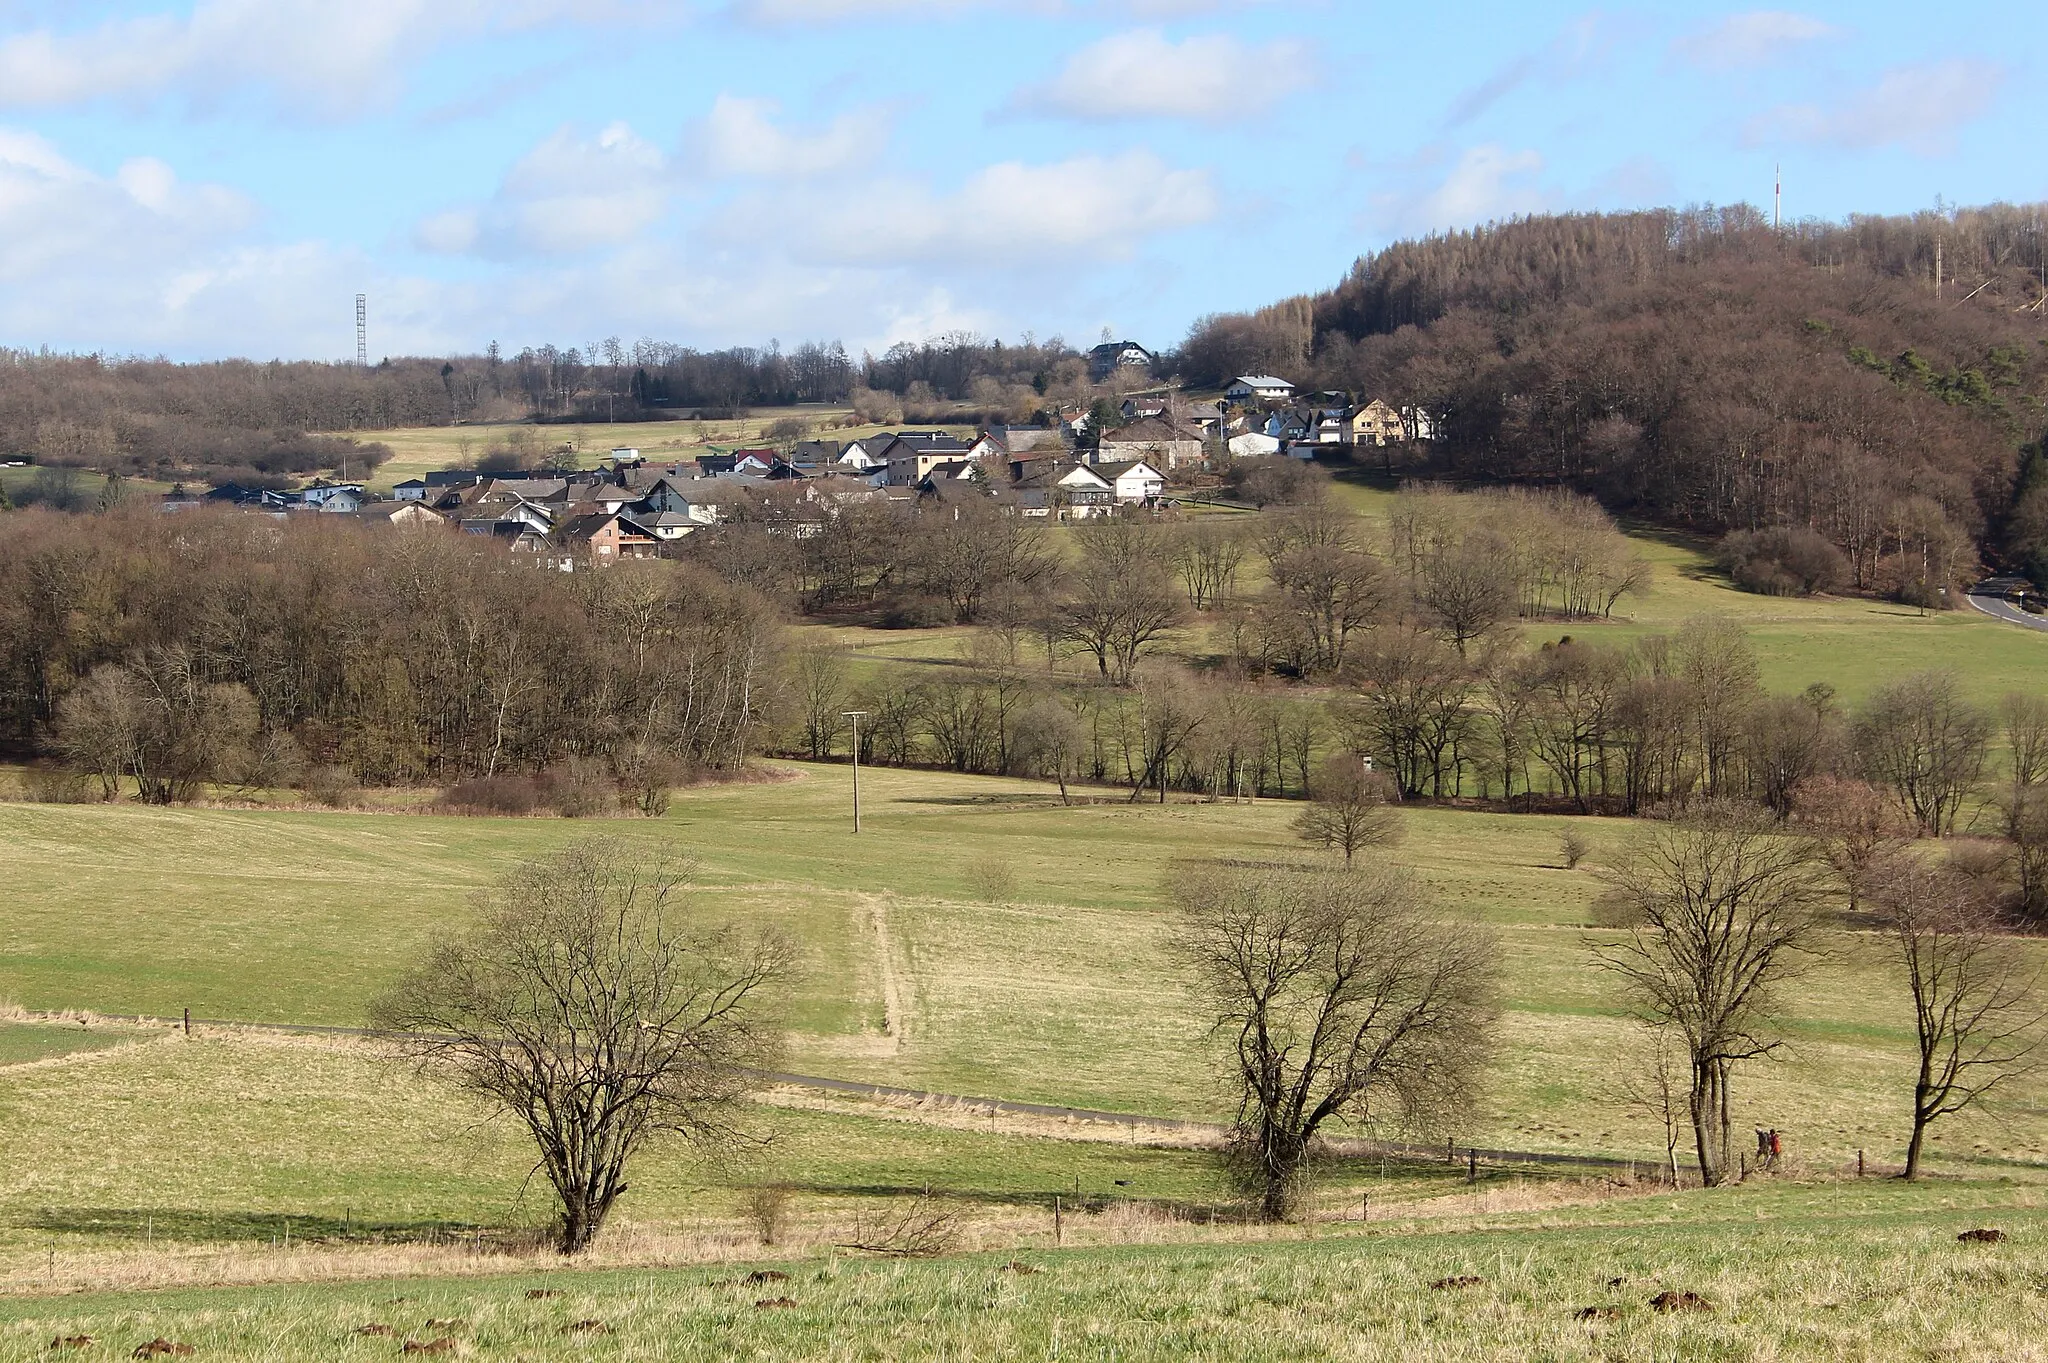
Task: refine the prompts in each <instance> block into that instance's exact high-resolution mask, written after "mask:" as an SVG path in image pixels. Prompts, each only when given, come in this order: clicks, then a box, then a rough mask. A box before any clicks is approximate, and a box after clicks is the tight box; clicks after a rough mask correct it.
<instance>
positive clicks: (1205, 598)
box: [1173, 517, 1250, 611]
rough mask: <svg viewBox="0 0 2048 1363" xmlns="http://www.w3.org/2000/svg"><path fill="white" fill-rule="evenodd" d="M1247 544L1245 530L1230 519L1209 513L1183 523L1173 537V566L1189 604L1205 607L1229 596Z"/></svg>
mask: <svg viewBox="0 0 2048 1363" xmlns="http://www.w3.org/2000/svg"><path fill="white" fill-rule="evenodd" d="M1249 547H1250V546H1249V544H1248V542H1247V540H1246V536H1245V533H1244V530H1243V529H1242V528H1241V527H1240V526H1239V525H1238V524H1237V523H1235V522H1234V521H1231V520H1225V519H1217V518H1213V517H1212V518H1209V519H1205V520H1199V521H1196V522H1194V523H1193V524H1192V525H1189V526H1186V527H1184V528H1183V529H1182V530H1181V531H1180V533H1179V534H1178V535H1176V536H1175V538H1174V544H1173V567H1174V571H1175V572H1176V573H1177V574H1179V576H1180V582H1181V586H1182V587H1184V588H1186V589H1187V594H1188V604H1189V605H1190V606H1192V607H1194V608H1195V609H1196V610H1198V611H1206V610H1212V609H1214V608H1215V607H1217V606H1219V605H1221V604H1223V602H1224V601H1226V600H1228V599H1229V597H1230V594H1231V592H1232V591H1233V589H1235V587H1236V586H1237V574H1238V570H1239V569H1241V568H1242V567H1243V566H1244V557H1245V553H1246V551H1247V549H1248V548H1249Z"/></svg>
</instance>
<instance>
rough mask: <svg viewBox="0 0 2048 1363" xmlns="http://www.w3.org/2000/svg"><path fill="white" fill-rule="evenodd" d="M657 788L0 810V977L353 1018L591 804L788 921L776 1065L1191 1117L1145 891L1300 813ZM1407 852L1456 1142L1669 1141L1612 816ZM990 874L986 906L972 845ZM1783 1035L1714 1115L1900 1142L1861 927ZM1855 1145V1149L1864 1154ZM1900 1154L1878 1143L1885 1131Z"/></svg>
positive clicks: (1413, 845) (1794, 1008) (1183, 1034)
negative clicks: (1476, 1007)
mask: <svg viewBox="0 0 2048 1363" xmlns="http://www.w3.org/2000/svg"><path fill="white" fill-rule="evenodd" d="M781 770H783V771H785V772H787V773H788V774H789V776H790V777H791V778H792V779H788V780H784V781H779V782H772V783H759V784H747V785H737V786H724V787H704V788H698V789H694V790H689V791H685V792H683V793H681V794H680V795H679V796H678V797H677V799H676V802H675V804H674V806H673V807H672V809H671V811H670V813H669V814H668V816H667V817H665V818H663V819H660V820H653V821H637V820H636V821H617V822H609V823H599V824H590V823H576V822H571V821H565V820H559V819H477V818H459V817H444V816H438V815H426V814H410V815H401V814H361V813H333V812H306V811H296V810H229V809H184V810H173V811H159V810H147V809H141V808H137V807H133V806H125V805H115V806H93V805H88V806H59V805H26V804H5V805H0V877H4V883H5V884H6V885H7V887H8V900H9V902H8V913H7V916H6V918H5V919H4V921H0V997H5V998H8V999H10V1000H11V1001H13V1002H14V1003H17V1004H20V1005H22V1006H24V1007H27V1008H34V1009H58V1008H93V1009H98V1010H100V1011H102V1012H106V1013H116V1014H131V1013H144V1014H157V1015H175V1014H176V1013H177V1012H178V1011H179V1010H180V1009H182V1008H186V1007H189V1008H191V1009H192V1010H193V1013H194V1015H195V1016H198V1017H202V1018H213V1017H219V1018H230V1019H243V1020H251V1021H263V1022H311V1023H326V1024H340V1025H349V1024H354V1023H357V1022H359V1021H360V1020H361V1019H362V1017H363V1015H364V1010H365V1005H366V1003H367V1001H368V1000H369V998H370V997H371V996H372V995H373V994H374V993H375V991H376V990H377V989H378V988H379V987H380V986H381V985H382V984H383V983H384V982H385V981H387V980H389V979H391V978H392V977H393V976H394V975H395V973H396V972H397V971H398V970H399V969H400V968H402V967H403V965H404V964H405V963H406V962H407V961H408V960H409V959H411V957H412V956H413V955H414V954H415V953H417V952H418V951H419V950H420V949H421V948H422V947H423V946H424V944H425V943H426V942H427V940H428V939H429V938H430V936H431V935H432V934H433V932H434V931H435V930H436V928H437V927H440V926H442V925H444V924H447V923H450V922H452V921H455V920H457V919H459V917H460V916H461V915H462V914H463V913H464V911H465V904H466V900H467V898H468V896H469V895H470V894H471V893H472V892H474V891H475V890H476V889H477V888H479V887H481V886H483V885H484V884H486V883H488V882H489V881H490V880H491V879H492V878H493V877H494V876H496V875H497V874H499V873H501V872H502V871H503V870H504V869H506V868H508V867H509V866H510V865H511V864H512V863H513V862H515V861H516V860H518V859H519V858H521V857H523V856H527V855H532V854H533V853H536V852H540V851H545V850H547V849H549V848H552V847H555V846H559V845H561V844H562V843H563V842H565V841H567V840H568V839H570V838H573V837H577V836H583V835H586V834H589V833H591V832H593V831H599V832H610V833H616V834H618V835H620V836H624V837H630V838H640V839H645V840H647V841H648V843H649V846H650V850H658V851H660V852H663V853H667V854H675V855H688V856H693V857H695V858H697V859H698V860H699V862H700V864H701V866H702V876H701V883H702V885H703V886H704V889H703V892H702V894H701V895H700V896H699V903H700V905H701V907H702V910H703V911H704V912H706V913H708V914H712V915H715V916H720V917H726V918H736V919H744V920H747V921H750V922H758V923H762V924H768V925H773V926H775V927H777V928H779V929H780V930H781V931H783V932H785V933H787V934H788V935H789V936H790V937H792V938H793V939H794V940H795V941H797V942H798V943H800V944H801V947H802V950H803V955H804V967H805V969H804V980H805V982H804V984H803V985H802V986H801V988H800V990H799V992H798V996H797V998H796V1000H795V1007H794V1011H793V1017H792V1024H793V1036H792V1041H791V1055H790V1059H789V1064H790V1066H791V1067H792V1068H794V1069H798V1070H801V1071H804V1072H807V1073H813V1074H826V1075H831V1076H835V1077H843V1078H856V1079H866V1080H873V1081H878V1082H884V1083H890V1084H897V1085H901V1086H904V1087H910V1088H918V1089H929V1090H936V1091H940V1092H950V1093H965V1094H971V1095H979V1096H988V1097H999V1098H1009V1099H1026V1100H1035V1101H1050V1102H1058V1103H1067V1104H1073V1105H1076V1106H1087V1107H1099V1108H1109V1109H1113V1110H1119V1111H1138V1112H1152V1113H1158V1114H1161V1115H1168V1116H1190V1117H1213V1116H1215V1115H1216V1114H1217V1113H1218V1111H1219V1107H1220V1103H1221V1098H1220V1095H1219V1094H1218V1092H1217V1091H1216V1090H1215V1088H1214V1087H1213V1084H1212V1082H1211V1081H1210V1079H1209V1078H1208V1077H1207V1076H1208V1075H1209V1074H1210V1073H1211V1072H1212V1071H1211V1067H1210V1066H1209V1064H1208V1063H1207V1062H1206V1060H1205V1058H1204V1057H1205V1042H1204V1039H1203V1027H1202V1023H1201V1020H1200V1017H1199V1016H1198V1014H1197V1012H1196V1010H1195V1007H1194V1004H1193V1002H1192V1000H1191V998H1190V997H1189V994H1188V991H1187V988H1186V985H1185V983H1184V981H1183V979H1182V977H1181V975H1180V973H1179V971H1178V970H1177V968H1176V967H1175V966H1174V963H1173V959H1172V956H1171V953H1170V950H1169V945H1170V939H1171V935H1172V919H1171V916H1170V914H1169V912H1168V910H1167V909H1166V907H1165V906H1164V904H1163V903H1162V901H1161V896H1160V892H1159V885H1160V881H1161V878H1162V875H1163V873H1164V872H1165V870H1166V868H1167V866H1168V865H1169V863H1171V862H1173V861H1174V860H1176V859H1178V858H1183V857H1190V856H1210V855H1219V854H1230V855H1247V856H1253V857H1258V858H1263V859H1271V858H1277V857H1299V856H1301V855H1303V854H1304V849H1302V848H1301V846H1300V844H1299V843H1298V842H1296V841H1295V840H1294V839H1293V837H1292V834H1291V832H1290V829H1289V826H1288V825H1289V821H1290V819H1291V818H1292V816H1293V813H1294V807H1293V806H1292V805H1289V804H1286V803H1279V802H1265V803H1260V804H1256V805H1234V804H1228V803H1226V804H1217V805H1193V804H1180V803H1176V804H1169V805H1166V806H1164V807H1161V806H1158V805H1152V804H1137V805H1126V804H1123V803H1122V802H1121V801H1118V802H1114V803H1107V804H1094V805H1087V806H1081V807H1076V808H1071V809H1069V808H1063V807H1062V806H1061V805H1060V804H1059V802H1058V798H1057V796H1056V795H1054V794H1053V793H1051V792H1050V791H1049V790H1048V789H1046V788H1045V787H1042V786H1038V785H1035V784H1032V783H1028V782H1021V781H1012V780H1003V779H992V778H976V777H965V776H954V775H948V774H941V773H930V772H905V771H897V770H887V769H879V770H870V771H867V772H865V773H864V774H863V795H864V801H863V803H864V806H865V813H866V816H867V818H866V823H865V831H864V832H862V833H861V834H860V835H859V836H858V838H856V837H855V836H854V835H853V834H852V833H851V832H850V830H849V826H848V822H847V819H846V803H847V793H848V792H847V787H846V784H845V780H846V775H847V773H846V769H845V768H844V767H840V766H831V765H809V764H781ZM1404 817H1405V818H1406V819H1407V821H1408V826H1409V829H1410V836H1409V838H1408V840H1407V842H1406V843H1405V844H1404V845H1403V846H1402V847H1401V848H1400V849H1399V852H1398V857H1399V859H1400V860H1402V861H1403V862H1406V863H1408V864H1411V865H1413V866H1414V867H1416V868H1417V870H1418V871H1419V873H1420V874H1421V875H1422V876H1423V877H1424V878H1425V879H1426V880H1428V881H1429V882H1430V883H1431V884H1432V885H1433V886H1435V887H1436V888H1437V890H1438V891H1439V892H1440V893H1441V895H1442V897H1443V899H1444V901H1445V903H1446V904H1447V906H1448V907H1449V909H1450V911H1452V912H1455V913H1459V914H1468V915H1471V916H1473V917H1475V918H1477V919H1479V920H1481V921H1484V922H1486V923H1488V924H1490V925H1492V926H1493V927H1494V928H1495V930H1497V931H1498V932H1499V933H1500V935H1501V938H1502V941H1503V945H1504V947H1505V954H1506V959H1507V961H1508V965H1509V981H1508V990H1507V999H1506V1005H1507V1009H1508V1012H1507V1017H1506V1023H1505V1027H1504V1036H1503V1048H1502V1054H1501V1056H1500V1059H1499V1063H1498V1065H1497V1066H1496V1072H1495V1077H1494V1081H1493V1083H1492V1084H1491V1086H1490V1089H1491V1101H1490V1103H1489V1105H1488V1107H1487V1109H1486V1110H1485V1111H1484V1112H1482V1113H1475V1114H1474V1117H1473V1120H1472V1122H1471V1130H1470V1131H1468V1132H1461V1133H1460V1139H1461V1140H1468V1141H1477V1142H1480V1143H1492V1144H1500V1145H1508V1146H1514V1147H1517V1148H1534V1149H1561V1150H1592V1151H1605V1152H1612V1153H1620V1154H1627V1155H1631V1156H1637V1157H1648V1156H1650V1155H1652V1154H1654V1153H1655V1152H1656V1151H1657V1150H1659V1149H1660V1148H1661V1140H1660V1138H1659V1136H1658V1135H1657V1132H1656V1130H1655V1128H1654V1126H1653V1124H1651V1123H1650V1122H1649V1121H1648V1120H1647V1118H1646V1117H1645V1116H1643V1115H1642V1114H1638V1113H1632V1112H1630V1111H1628V1110H1626V1108H1625V1107H1624V1106H1622V1105H1621V1104H1620V1103H1619V1102H1618V1101H1617V1099H1616V1096H1615V1093H1614V1091H1613V1081H1612V1078H1611V1075H1612V1073H1613V1071H1614V1069H1615V1066H1616V1063H1617V1058H1618V1056H1619V1054H1620V1052H1621V1049H1622V1048H1623V1047H1624V1045H1625V1044H1626V1042H1627V1039H1628V1037H1629V1034H1630V1028H1629V1026H1628V1025H1627V1024H1626V1023H1625V1022H1624V1021H1623V1019H1622V1017H1621V1014H1620V1005H1619V1001H1618V999H1617V998H1616V997H1615V995H1614V991H1613V989H1612V986H1611V983H1610V981H1608V980H1607V979H1606V977H1605V976H1603V974H1602V973H1601V972H1600V971H1599V970H1598V969H1597V968H1596V965H1595V962H1594V960H1593V958H1592V955H1591V950H1590V948H1591V944H1592V942H1593V941H1594V940H1596V939H1597V937H1598V934H1597V933H1595V932H1593V931H1591V930H1589V928H1588V927H1587V924H1588V923H1589V922H1590V920H1591V918H1592V903H1593V900H1594V898H1595V897H1596V896H1597V894H1598V893H1599V892H1600V888H1601V881H1600V879H1599V878H1598V876H1597V874H1596V873H1595V872H1594V871H1593V870H1590V869H1587V868H1581V869H1580V870H1578V871H1566V870H1563V869H1561V868H1560V867H1559V866H1558V865H1557V856H1556V844H1557V841H1558V837H1559V834H1560V831H1561V830H1562V828H1564V827H1565V826H1566V825H1567V824H1568V823H1574V822H1576V823H1578V824H1580V825H1582V827H1583V828H1584V831H1585V832H1586V834H1587V835H1588V837H1589V838H1590V839H1591V841H1592V843H1593V845H1594V847H1595V849H1596V850H1595V853H1594V857H1593V860H1594V861H1595V862H1598V861H1600V860H1601V859H1602V858H1603V857H1604V856H1611V855H1612V854H1613V853H1614V852H1615V851H1616V850H1617V849H1618V848H1619V846H1620V845H1621V843H1622V841H1623V840H1625V839H1627V838H1629V837H1631V836H1634V835H1635V832H1636V830H1635V829H1634V828H1633V827H1632V826H1631V825H1629V824H1626V823H1624V822H1621V821H1614V820H1577V821H1574V820H1565V819H1561V818H1552V817H1541V816H1511V815H1500V814H1487V813H1477V812H1462V811H1452V810H1439V809H1417V810H1414V811H1410V812H1409V813H1408V814H1406V815H1405V816H1404ZM986 861H995V862H999V863H1001V864H1002V865H1004V866H1006V867H1007V868H1009V870H1010V872H1011V874H1012V876H1013V878H1014V880H1015V882H1016V891H1015V893H1014V895H1013V896H1010V899H1012V900H1013V901H1014V902H1005V903H988V902H983V900H982V899H981V898H980V897H978V896H977V894H976V893H975V891H974V890H973V888H972V885H973V882H974V880H975V877H974V875H973V874H972V872H973V868H974V867H975V866H976V865H977V864H978V863H982V862H986ZM1786 1013H1787V1027H1788V1035H1789V1036H1790V1037H1791V1038H1792V1040H1793V1042H1794V1044H1793V1046H1792V1047H1791V1048H1790V1053H1789V1056H1788V1058H1787V1059H1786V1060H1784V1061H1783V1062H1780V1063H1775V1064H1770V1065H1761V1066H1756V1067H1753V1071H1752V1073H1751V1075H1749V1076H1746V1077H1745V1078H1744V1080H1743V1081H1742V1083H1741V1085H1740V1088H1739V1098H1740V1111H1739V1113H1738V1121H1748V1120H1752V1119H1753V1120H1754V1124H1755V1125H1757V1126H1775V1127H1778V1128H1780V1129H1783V1130H1785V1131H1787V1132H1788V1133H1791V1135H1792V1138H1793V1141H1794V1148H1795V1150H1796V1151H1797V1152H1798V1154H1799V1156H1800V1157H1801V1158H1802V1159H1803V1160H1807V1161H1810V1162H1812V1163H1813V1164H1815V1165H1816V1166H1823V1165H1826V1166H1832V1165H1834V1164H1838V1163H1840V1162H1842V1161H1844V1160H1852V1159H1853V1158H1854V1155H1855V1152H1856V1151H1857V1150H1858V1149H1867V1150H1870V1151H1872V1152H1891V1151H1893V1150H1895V1149H1896V1148H1897V1147H1898V1146H1899V1144H1900V1143H1901V1141H1902V1140H1903V1136H1904V1127H1903V1115H1904V1111H1905V1099H1906V1096H1907V1094H1908V1091H1909V1089H1908V1084H1907V1079H1906V1076H1907V1074H1908V1070H1907V1059H1908V1045H1907V1043H1908V1036H1909V1032H1908V1028H1909V1025H1910V1024H1909V1015H1908V1013H1907V1012H1906V1009H1905V1005H1904V1003H1903V1000H1902V997H1901V995H1900V993H1899V991H1898V989H1897V988H1896V986H1895V984H1894V982H1892V981H1891V979H1890V976H1889V975H1888V973H1887V968H1886V967H1885V966H1884V964H1883V963H1882V961H1881V960H1880V959H1879V956H1878V952H1877V950H1876V944H1875V943H1874V941H1873V940H1871V939H1869V938H1867V937H1864V936H1861V935H1858V934H1850V933H1841V934H1838V935H1837V936H1836V939H1835V940H1834V941H1833V943H1832V951H1831V954H1830V955H1829V956H1828V958H1827V959H1825V960H1824V961H1819V962H1816V963H1815V964H1814V968H1813V969H1812V971H1811V972H1810V973H1809V975H1808V976H1807V978H1806V979H1805V980H1804V981H1803V982H1802V983H1801V984H1800V986H1799V987H1798V988H1797V989H1796V990H1795V991H1793V992H1792V993H1791V994H1790V996H1789V998H1788V1001H1787V1009H1786ZM1936 1148H1937V1150H1939V1151H1941V1152H1942V1153H1943V1154H1944V1155H1945V1156H1946V1157H1948V1158H1964V1157H1982V1158H1992V1157H1993V1156H1994V1152H1996V1157H1997V1158H2021V1159H2034V1158H2040V1157H2042V1156H2043V1155H2044V1154H2048V1110H2044V1109H2043V1107H2042V1106H2041V1104H2040V1101H2039V1092H2038V1090H2032V1089H2030V1090H2027V1091H2026V1092H2025V1093H2024V1094H2016V1095H2015V1100H2014V1101H2013V1102H2011V1103H2009V1104H2008V1105H2007V1107H2006V1108H2005V1109H2004V1111H2003V1112H2002V1113H2001V1114H2000V1115H1998V1116H1997V1117H1996V1118H1993V1117H1989V1116H1987V1117H1983V1118H1965V1119H1958V1120H1957V1121H1956V1122H1955V1123H1954V1124H1953V1125H1952V1126H1950V1127H1949V1129H1948V1130H1947V1131H1946V1132H1945V1133H1944V1135H1943V1138H1942V1140H1941V1141H1940V1142H1939V1143H1938V1144H1937V1147H1936ZM1876 1157H1878V1156H1877V1155H1876V1154H1875V1153H1874V1154H1873V1158H1876ZM1882 1157H1883V1158H1887V1159H1889V1158H1891V1155H1890V1154H1889V1153H1886V1154H1884V1155H1883V1156H1882Z"/></svg>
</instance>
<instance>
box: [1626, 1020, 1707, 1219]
mask: <svg viewBox="0 0 2048 1363" xmlns="http://www.w3.org/2000/svg"><path fill="white" fill-rule="evenodd" d="M1642 1039H1643V1043H1644V1044H1643V1047H1642V1050H1641V1052H1640V1053H1639V1054H1632V1055H1629V1056H1627V1057H1625V1058H1624V1059H1623V1061H1622V1067H1621V1074H1620V1085H1621V1096H1622V1097H1623V1098H1624V1099H1626V1100H1627V1101H1628V1103H1629V1104H1630V1105H1631V1106H1633V1107H1636V1108H1640V1109H1641V1110H1642V1111H1644V1112H1647V1113H1648V1114H1649V1115H1650V1116H1652V1117H1655V1118H1656V1119H1657V1122H1658V1124H1659V1125H1661V1126H1662V1127H1663V1128H1664V1176H1665V1177H1666V1178H1668V1179H1670V1180H1671V1186H1672V1187H1674V1188H1676V1187H1677V1186H1678V1146H1679V1143H1680V1142H1681V1141H1682V1140H1683V1139H1684V1137H1685V1128H1686V1125H1687V1124H1688V1122H1689V1121H1690V1120H1691V1118H1690V1115H1689V1111H1690V1106H1691V1085H1690V1083H1689V1082H1688V1080H1689V1078H1690V1076H1689V1075H1688V1073H1687V1070H1686V1053H1685V1048H1684V1047H1683V1046H1682V1045H1680V1044H1679V1043H1678V1041H1676V1040H1675V1039H1674V1038H1673V1037H1672V1035H1671V1028H1670V1027H1668V1026H1650V1027H1646V1028H1644V1029H1643V1038H1642Z"/></svg>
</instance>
